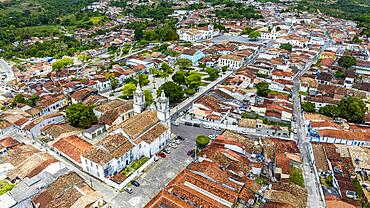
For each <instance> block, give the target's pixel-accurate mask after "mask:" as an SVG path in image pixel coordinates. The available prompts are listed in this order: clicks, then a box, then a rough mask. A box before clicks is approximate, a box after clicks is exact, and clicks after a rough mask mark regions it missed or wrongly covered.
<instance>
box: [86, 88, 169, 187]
mask: <svg viewBox="0 0 370 208" xmlns="http://www.w3.org/2000/svg"><path fill="white" fill-rule="evenodd" d="M133 108H134V113H135V115H134V116H132V117H130V118H129V119H127V120H125V121H123V122H121V123H119V124H117V125H115V126H112V127H111V128H109V129H108V136H106V137H105V138H104V139H102V140H101V141H99V142H98V143H96V144H95V145H93V146H92V147H91V148H90V149H89V150H88V151H86V152H84V153H83V154H82V155H81V165H82V168H83V170H84V171H86V172H88V173H90V174H91V175H94V176H96V177H98V178H100V179H102V180H103V181H104V180H107V179H109V178H110V177H112V176H114V175H115V174H117V173H118V172H120V171H122V170H123V169H124V168H125V167H126V166H128V165H130V164H131V163H132V162H133V161H135V160H138V159H140V158H142V157H147V158H151V157H153V156H154V155H155V154H157V153H158V152H159V151H160V150H161V149H162V148H163V147H165V146H166V144H167V143H168V142H169V141H170V138H171V126H170V108H169V100H168V98H167V97H166V96H165V94H164V92H162V94H161V96H160V98H159V99H158V100H157V102H156V105H154V104H152V106H150V109H145V108H146V106H145V96H144V93H143V91H142V90H141V88H140V86H138V87H137V89H136V91H135V93H134V104H133Z"/></svg>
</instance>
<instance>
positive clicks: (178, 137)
mask: <svg viewBox="0 0 370 208" xmlns="http://www.w3.org/2000/svg"><path fill="white" fill-rule="evenodd" d="M177 139H179V140H185V139H184V138H183V137H181V136H177Z"/></svg>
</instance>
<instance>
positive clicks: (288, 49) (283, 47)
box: [280, 43, 293, 51]
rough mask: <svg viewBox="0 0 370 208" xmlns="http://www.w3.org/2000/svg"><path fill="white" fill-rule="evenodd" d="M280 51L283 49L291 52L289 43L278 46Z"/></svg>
mask: <svg viewBox="0 0 370 208" xmlns="http://www.w3.org/2000/svg"><path fill="white" fill-rule="evenodd" d="M280 48H281V49H285V50H287V51H292V48H293V46H292V45H291V44H290V43H282V44H281V45H280Z"/></svg>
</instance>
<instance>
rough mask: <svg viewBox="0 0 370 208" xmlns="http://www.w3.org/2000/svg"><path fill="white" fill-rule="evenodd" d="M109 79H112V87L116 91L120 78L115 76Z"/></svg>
mask: <svg viewBox="0 0 370 208" xmlns="http://www.w3.org/2000/svg"><path fill="white" fill-rule="evenodd" d="M109 81H110V86H111V88H112V90H113V92H114V91H115V90H116V89H117V87H118V79H117V78H115V77H114V78H112V79H110V80H109Z"/></svg>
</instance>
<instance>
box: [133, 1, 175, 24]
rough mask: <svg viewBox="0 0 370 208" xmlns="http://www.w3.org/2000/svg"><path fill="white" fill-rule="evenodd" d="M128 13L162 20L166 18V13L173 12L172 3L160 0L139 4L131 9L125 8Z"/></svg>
mask: <svg viewBox="0 0 370 208" xmlns="http://www.w3.org/2000/svg"><path fill="white" fill-rule="evenodd" d="M126 9H127V12H128V13H131V14H132V15H133V16H134V17H139V18H153V19H155V20H162V21H164V20H165V19H167V18H168V15H170V14H172V13H173V9H172V3H170V2H169V1H160V2H159V3H158V4H157V5H155V6H154V7H153V6H150V5H139V6H136V7H134V8H133V9H129V8H126Z"/></svg>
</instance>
